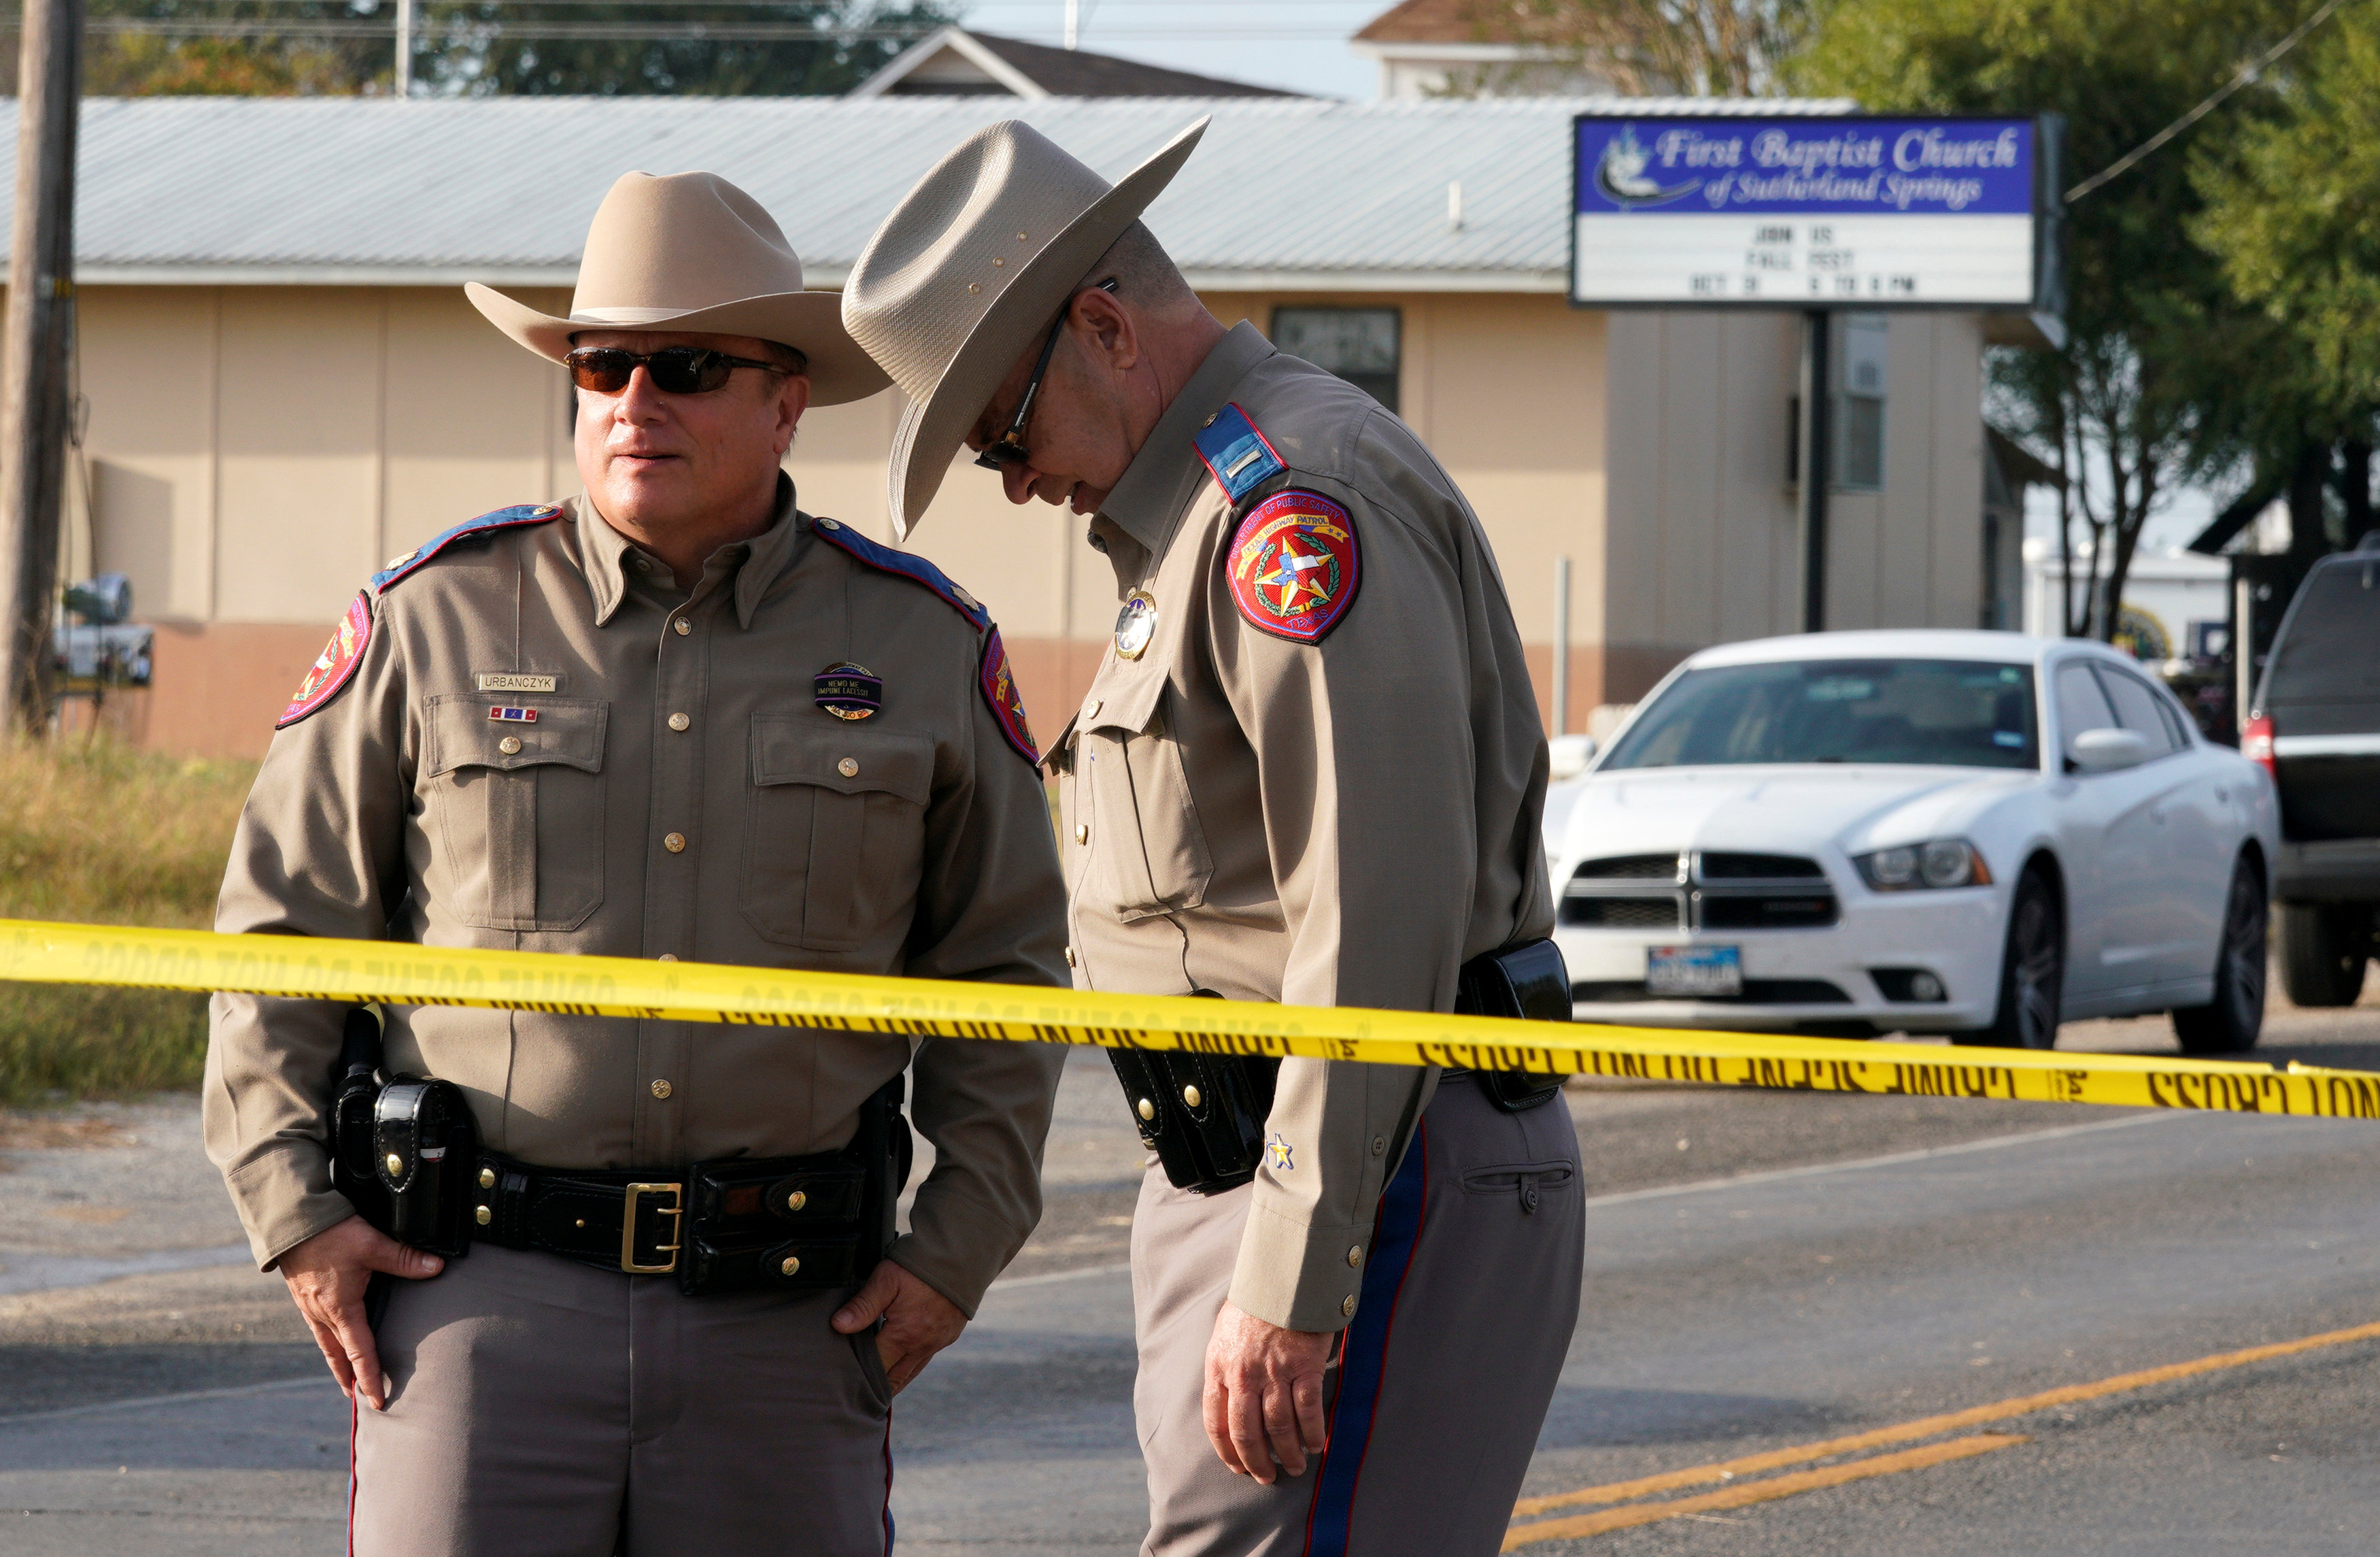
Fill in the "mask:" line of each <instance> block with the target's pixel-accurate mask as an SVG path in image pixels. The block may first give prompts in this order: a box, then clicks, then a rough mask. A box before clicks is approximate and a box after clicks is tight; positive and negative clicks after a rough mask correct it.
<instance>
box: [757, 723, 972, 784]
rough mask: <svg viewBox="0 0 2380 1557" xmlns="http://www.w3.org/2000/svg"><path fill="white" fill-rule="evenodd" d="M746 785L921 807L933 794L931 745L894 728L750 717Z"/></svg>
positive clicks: (921, 736) (926, 739)
mask: <svg viewBox="0 0 2380 1557" xmlns="http://www.w3.org/2000/svg"><path fill="white" fill-rule="evenodd" d="M752 782H753V783H754V784H755V785H762V786H766V785H776V784H814V785H818V786H819V787H820V789H832V790H833V791H835V792H836V793H837V794H841V795H865V794H870V793H875V794H882V795H894V796H898V797H900V798H902V799H904V800H906V801H908V802H910V803H911V804H912V805H917V806H922V805H925V804H926V803H927V801H928V800H929V797H931V796H932V794H933V788H934V743H933V740H932V738H931V737H930V736H925V735H920V734H910V733H906V732H904V731H899V730H863V729H852V728H843V729H824V728H821V727H820V725H819V724H818V722H817V718H816V716H815V715H805V714H798V713H792V714H787V713H756V714H754V715H753V716H752Z"/></svg>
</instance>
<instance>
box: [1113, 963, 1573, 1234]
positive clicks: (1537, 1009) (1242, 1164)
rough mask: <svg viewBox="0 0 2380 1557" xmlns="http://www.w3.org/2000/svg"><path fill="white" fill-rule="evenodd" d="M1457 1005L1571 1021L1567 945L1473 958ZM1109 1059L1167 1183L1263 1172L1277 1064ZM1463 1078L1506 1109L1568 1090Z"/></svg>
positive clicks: (1546, 1082)
mask: <svg viewBox="0 0 2380 1557" xmlns="http://www.w3.org/2000/svg"><path fill="white" fill-rule="evenodd" d="M1196 992H1197V993H1199V994H1201V995H1213V994H1214V991H1212V990H1200V991H1196ZM1454 1009H1455V1010H1456V1012H1457V1013H1459V1014H1461V1015H1464V1016H1511V1017H1515V1018H1520V1019H1524V1020H1529V1021H1541V1022H1567V1021H1569V1020H1570V1019H1571V987H1570V974H1569V972H1568V970H1567V969H1565V968H1564V967H1563V966H1562V955H1561V952H1560V948H1558V947H1556V946H1555V945H1554V943H1552V942H1550V941H1525V942H1521V943H1516V944H1514V945H1511V946H1507V947H1504V948H1503V949H1502V950H1500V951H1495V952H1488V953H1484V954H1482V955H1479V956H1475V957H1474V958H1472V959H1471V960H1470V961H1469V962H1467V963H1465V964H1463V967H1462V969H1461V970H1460V975H1459V978H1458V980H1457V984H1456V993H1455V1002H1454ZM1108 1060H1109V1062H1110V1063H1111V1064H1112V1065H1113V1066H1114V1067H1115V1073H1116V1079H1117V1080H1118V1081H1120V1082H1121V1083H1123V1096H1124V1104H1125V1106H1126V1107H1127V1108H1129V1109H1131V1110H1132V1115H1133V1119H1132V1122H1133V1125H1134V1126H1135V1128H1136V1129H1138V1130H1139V1132H1140V1139H1141V1143H1142V1144H1143V1145H1144V1146H1146V1147H1147V1148H1148V1150H1151V1151H1153V1152H1155V1153H1156V1154H1157V1161H1158V1164H1159V1166H1160V1167H1162V1168H1163V1169H1164V1170H1165V1177H1166V1181H1167V1182H1168V1183H1170V1184H1172V1186H1174V1187H1175V1188H1176V1189H1187V1190H1189V1191H1190V1192H1191V1193H1193V1194H1196V1195H1220V1194H1222V1193H1223V1192H1224V1191H1226V1190H1230V1189H1237V1188H1238V1187H1239V1186H1241V1185H1244V1184H1246V1183H1248V1182H1249V1181H1250V1180H1252V1179H1254V1178H1255V1177H1256V1176H1257V1167H1258V1165H1259V1164H1260V1163H1261V1162H1262V1161H1263V1157H1264V1151H1265V1120H1266V1117H1267V1115H1269V1113H1271V1112H1272V1097H1273V1083H1274V1079H1275V1076H1276V1073H1277V1072H1278V1071H1279V1070H1280V1068H1281V1062H1280V1061H1279V1060H1269V1059H1261V1058H1254V1057H1243V1056H1239V1055H1230V1054H1197V1053H1191V1052H1185V1051H1182V1050H1141V1049H1111V1050H1109V1051H1108ZM1449 1074H1456V1073H1449ZM1460 1074H1464V1075H1475V1076H1476V1077H1478V1080H1479V1085H1480V1089H1481V1090H1482V1091H1483V1092H1484V1093H1485V1094H1486V1095H1487V1098H1488V1101H1490V1102H1492V1103H1494V1104H1495V1105H1496V1106H1497V1107H1498V1108H1500V1109H1502V1110H1503V1111H1504V1112H1505V1113H1524V1112H1526V1111H1527V1110H1529V1109H1533V1108H1537V1107H1539V1106H1541V1105H1543V1104H1545V1103H1548V1102H1551V1101H1553V1100H1554V1098H1555V1096H1556V1095H1557V1094H1558V1093H1560V1090H1561V1083H1562V1078H1561V1077H1559V1076H1551V1075H1547V1076H1540V1075H1537V1074H1536V1073H1534V1072H1529V1071H1517V1070H1515V1071H1478V1072H1463V1073H1460Z"/></svg>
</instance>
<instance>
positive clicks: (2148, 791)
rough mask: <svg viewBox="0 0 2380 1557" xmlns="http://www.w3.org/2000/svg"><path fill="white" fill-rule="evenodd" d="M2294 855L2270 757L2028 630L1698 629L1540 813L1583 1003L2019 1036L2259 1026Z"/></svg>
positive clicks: (1598, 1013)
mask: <svg viewBox="0 0 2380 1557" xmlns="http://www.w3.org/2000/svg"><path fill="white" fill-rule="evenodd" d="M2278 848H2279V822H2278V813H2277V807H2276V804H2275V801H2274V796H2273V787H2272V783H2271V780H2270V779H2269V777H2268V776H2267V775H2266V774H2265V771H2264V770H2263V769H2262V768H2260V767H2258V766H2257V765H2256V764H2254V763H2253V762H2250V761H2248V760H2245V759H2243V758H2241V757H2240V755H2239V754H2238V753H2237V752H2234V751H2232V750H2230V749H2228V748H2224V747H2219V746H2215V745H2212V744H2210V743H2208V742H2207V741H2205V740H2204V739H2202V738H2201V737H2200V736H2199V734H2198V732H2197V730H2196V728H2195V727H2194V726H2193V725H2192V723H2191V721H2190V718H2189V716H2188V715H2187V714H2185V713H2184V712H2182V711H2181V708H2180V705H2179V704H2177V703H2176V702H2175V701H2174V700H2173V698H2172V696H2171V695H2170V694H2169V693H2168V692H2167V691H2166V690H2165V688H2164V687H2160V686H2159V685H2157V684H2156V683H2155V681H2153V680H2151V679H2150V678H2148V677H2147V676H2145V675H2142V674H2141V671H2140V667H2139V666H2138V665H2137V664H2135V663H2133V662H2132V661H2131V660H2130V659H2128V658H2126V657H2125V656H2123V655H2121V654H2119V653H2117V652H2115V651H2112V650H2109V649H2107V648H2104V647H2102V646H2100V645H2098V644H2095V643H2089V642H2084V641H2080V640H2075V639H2034V638H2022V637H2018V636H2016V635H2014V634H2011V633H1992V632H1932V631H1927V632H1918V631H1908V632H1841V633H1819V634H1812V635H1808V636H1803V637H1796V638H1779V639H1765V640H1762V641H1759V642H1755V643H1735V644H1729V645H1727V646H1725V647H1723V648H1718V649H1711V650H1706V651H1704V652H1702V653H1699V654H1696V655H1694V657H1693V658H1691V659H1689V660H1687V661H1686V662H1685V663H1683V664H1682V665H1680V666H1679V667H1678V668H1677V669H1676V670H1674V671H1672V672H1671V673H1670V675H1668V676H1667V677H1665V678H1664V679H1663V680H1662V682H1661V684H1660V685H1659V686H1658V687H1655V688H1654V689H1653V691H1652V692H1651V694H1650V695H1648V696H1647V697H1646V698H1645V700H1644V701H1643V702H1642V703H1641V704H1639V705H1638V706H1637V708H1636V710H1635V712H1634V713H1633V714H1632V715H1631V716H1630V718H1629V719H1628V721H1627V723H1625V724H1622V725H1621V727H1620V728H1619V729H1618V730H1616V731H1614V732H1613V734H1612V736H1611V739H1610V741H1609V745H1607V746H1606V747H1605V748H1604V749H1603V750H1602V751H1601V752H1599V753H1598V754H1597V756H1596V759H1595V760H1594V761H1593V763H1592V764H1591V765H1590V766H1589V767H1588V768H1587V770H1586V771H1585V772H1584V773H1583V774H1581V775H1580V776H1578V777H1577V778H1574V779H1570V780H1566V781H1562V782H1560V783H1557V784H1555V785H1552V786H1551V788H1550V790H1549V791H1548V797H1547V804H1546V851H1547V856H1548V862H1549V864H1550V865H1551V867H1552V872H1553V874H1552V880H1553V882H1554V893H1555V896H1556V900H1557V908H1558V910H1559V918H1560V925H1559V928H1558V929H1557V930H1556V931H1555V938H1556V939H1557V941H1559V942H1560V945H1561V949H1562V955H1564V957H1565V958H1566V959H1568V961H1569V964H1570V974H1571V979H1572V981H1573V994H1574V996H1575V998H1576V1000H1577V1002H1578V1016H1579V1018H1580V1019H1581V1020H1582V1021H1603V1022H1623V1023H1626V1022H1640V1023H1656V1024H1662V1025H1669V1026H1680V1027H1689V1026H1693V1027H1721V1028H1767V1029H1771V1030H1778V1029H1781V1030H1788V1031H1796V1032H1809V1033H1828V1034H1835V1035H1838V1036H1845V1037H1852V1036H1869V1035H1873V1034H1876V1033H1884V1032H1894V1031H1900V1032H1913V1033H1948V1034H1949V1035H1950V1036H1951V1038H1952V1039H1953V1040H1957V1041H1959V1042H1962V1043H1991V1044H2000V1045H2006V1046H2011V1047H2021V1048H2027V1049H2046V1048H2049V1047H2051V1046H2052V1045H2054V1044H2055V1043H2056V1042H2057V1039H2058V1023H2059V1022H2060V1021H2061V1020H2069V1021H2070V1020H2073V1019H2076V1018H2079V1017H2084V1016H2119V1015H2129V1014H2135V1013H2141V1012H2153V1011H2170V1012H2171V1013H2172V1014H2173V1026H2174V1030H2175V1032H2176V1033H2177V1034H2178V1035H2179V1037H2180V1041H2181V1047H2182V1048H2183V1049H2184V1050H2185V1051H2188V1052H2192V1053H2226V1052H2240V1051H2241V1050H2245V1049H2247V1048H2249V1047H2250V1046H2252V1045H2253V1044H2254V1042H2255V1041H2256V1034H2257V1030H2258V1028H2260V1027H2261V1025H2262V1023H2263V1020H2264V1005H2265V922H2266V918H2267V915H2266V906H2267V899H2268V894H2267V890H2266V887H2267V883H2268V882H2269V881H2270V879H2271V877H2270V870H2271V862H2272V860H2273V858H2274V857H2275V855H2276V853H2277V850H2278Z"/></svg>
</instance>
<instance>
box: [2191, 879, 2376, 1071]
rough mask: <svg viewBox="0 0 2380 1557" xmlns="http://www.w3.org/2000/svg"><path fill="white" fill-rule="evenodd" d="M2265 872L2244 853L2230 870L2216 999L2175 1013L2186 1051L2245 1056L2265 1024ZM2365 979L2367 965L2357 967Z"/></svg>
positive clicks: (2218, 952) (2218, 955)
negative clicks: (2365, 966)
mask: <svg viewBox="0 0 2380 1557" xmlns="http://www.w3.org/2000/svg"><path fill="white" fill-rule="evenodd" d="M2268 921H2269V916H2268V913H2267V910H2266V907H2265V873H2264V872H2263V871H2262V870H2257V869H2256V862H2255V861H2254V860H2253V859H2250V858H2247V857H2246V856H2244V855H2243V856H2241V857H2240V863H2239V864H2237V865H2235V866H2233V867H2232V868H2231V894H2230V895H2229V896H2228V898H2226V899H2225V900H2224V905H2223V943H2222V945H2221V946H2220V947H2219V948H2218V949H2217V950H2216V954H2215V998H2214V1000H2213V1001H2211V1002H2209V1003H2208V1004H2204V1005H2193V1006H2188V1007H2184V1008H2182V1009H2180V1010H2177V1011H2175V1012H2174V1014H2173V1033H2174V1036H2175V1037H2176V1038H2178V1039H2180V1040H2181V1052H2183V1053H2185V1054H2240V1053H2244V1052H2247V1051H2248V1050H2251V1049H2253V1048H2254V1047H2255V1046H2256V1035H2257V1033H2258V1032H2260V1031H2262V1030H2263V1028H2264V1026H2265V927H2266V925H2267V923H2268ZM2356 978H2357V979H2358V981H2359V982H2360V981H2361V980H2362V968H2361V967H2358V968H2357V969H2356Z"/></svg>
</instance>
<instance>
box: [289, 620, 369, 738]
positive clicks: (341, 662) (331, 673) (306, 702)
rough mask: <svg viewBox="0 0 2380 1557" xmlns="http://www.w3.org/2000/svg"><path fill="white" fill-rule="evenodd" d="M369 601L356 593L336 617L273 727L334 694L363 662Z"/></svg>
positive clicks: (297, 717)
mask: <svg viewBox="0 0 2380 1557" xmlns="http://www.w3.org/2000/svg"><path fill="white" fill-rule="evenodd" d="M371 630H372V613H371V602H370V601H369V600H367V599H365V598H364V597H363V596H362V595H360V594H358V595H357V596H356V598H355V600H354V602H352V603H350V604H349V605H348V607H347V614H346V615H345V616H343V617H341V618H340V619H339V626H338V629H337V630H336V631H335V632H334V633H332V634H331V641H330V642H328V643H326V644H324V645H323V646H322V653H321V654H319V655H317V656H316V657H315V660H314V663H313V665H312V666H311V667H310V669H309V670H308V671H307V672H306V679H305V680H303V681H301V682H299V683H298V684H297V696H296V697H293V698H291V699H289V706H288V707H287V708H285V709H283V710H282V711H281V717H280V718H278V719H276V720H274V721H273V728H274V729H276V730H285V729H287V728H289V726H290V725H292V724H297V721H299V720H300V719H303V718H305V717H306V716H307V715H308V714H310V713H311V712H314V711H315V710H316V709H318V708H321V707H322V705H323V704H324V703H327V702H329V701H330V700H331V699H333V698H335V697H337V696H338V695H339V688H341V687H345V686H346V684H347V678H348V677H350V676H352V675H355V674H356V666H357V665H358V664H360V663H362V662H363V657H364V645H365V644H367V643H370V641H371Z"/></svg>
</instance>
